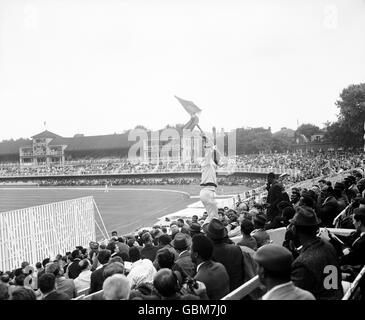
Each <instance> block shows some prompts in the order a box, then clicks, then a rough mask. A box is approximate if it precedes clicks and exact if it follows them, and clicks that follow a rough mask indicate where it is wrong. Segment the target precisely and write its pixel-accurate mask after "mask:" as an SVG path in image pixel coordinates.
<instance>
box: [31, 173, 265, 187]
mask: <svg viewBox="0 0 365 320" xmlns="http://www.w3.org/2000/svg"><path fill="white" fill-rule="evenodd" d="M264 182H265V180H264V179H263V178H250V177H242V176H229V177H224V178H223V177H220V178H218V184H219V185H225V186H237V185H244V186H247V187H249V188H257V187H259V186H261V185H262V184H263V183H264ZM37 184H39V185H40V186H105V185H108V186H120V185H199V184H200V178H199V177H173V176H170V177H169V176H164V177H161V178H148V177H144V178H107V179H105V178H94V179H57V178H49V179H42V180H39V181H37Z"/></svg>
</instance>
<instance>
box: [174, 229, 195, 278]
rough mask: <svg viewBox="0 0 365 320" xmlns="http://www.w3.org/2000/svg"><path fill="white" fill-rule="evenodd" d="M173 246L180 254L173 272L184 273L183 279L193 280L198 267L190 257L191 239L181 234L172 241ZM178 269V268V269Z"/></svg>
mask: <svg viewBox="0 0 365 320" xmlns="http://www.w3.org/2000/svg"><path fill="white" fill-rule="evenodd" d="M171 245H172V246H173V247H174V248H175V250H176V252H177V253H178V257H177V259H176V260H175V265H174V266H173V267H172V270H178V271H181V272H182V274H181V275H182V277H183V279H185V278H186V277H190V278H193V277H194V276H195V273H196V270H195V269H196V266H195V264H194V263H193V262H192V261H191V256H190V251H189V248H190V245H191V238H190V236H189V235H187V234H185V233H182V232H179V233H177V234H176V235H175V238H174V239H173V240H172V241H171ZM176 267H178V268H176Z"/></svg>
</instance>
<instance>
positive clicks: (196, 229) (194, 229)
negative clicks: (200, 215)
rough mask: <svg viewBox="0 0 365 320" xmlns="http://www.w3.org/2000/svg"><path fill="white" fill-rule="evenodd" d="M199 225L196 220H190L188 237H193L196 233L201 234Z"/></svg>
mask: <svg viewBox="0 0 365 320" xmlns="http://www.w3.org/2000/svg"><path fill="white" fill-rule="evenodd" d="M201 233H202V232H201V226H200V224H199V223H198V222H192V223H191V224H190V226H189V234H190V237H191V238H192V237H194V236H195V235H197V234H201Z"/></svg>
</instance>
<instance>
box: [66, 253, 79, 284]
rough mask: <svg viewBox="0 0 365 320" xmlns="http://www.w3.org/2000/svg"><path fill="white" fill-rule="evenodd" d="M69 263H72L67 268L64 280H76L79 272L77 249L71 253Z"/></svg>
mask: <svg viewBox="0 0 365 320" xmlns="http://www.w3.org/2000/svg"><path fill="white" fill-rule="evenodd" d="M71 261H72V262H71V263H70V264H69V265H68V267H67V271H66V278H69V279H76V278H77V277H78V276H79V274H80V272H81V269H80V266H79V262H80V261H81V259H80V251H79V250H78V249H76V250H74V251H72V253H71Z"/></svg>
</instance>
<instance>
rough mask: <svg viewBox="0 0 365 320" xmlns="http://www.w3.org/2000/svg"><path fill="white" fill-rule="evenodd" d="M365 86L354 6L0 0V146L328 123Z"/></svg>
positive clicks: (354, 1)
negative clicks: (47, 134) (351, 89)
mask: <svg viewBox="0 0 365 320" xmlns="http://www.w3.org/2000/svg"><path fill="white" fill-rule="evenodd" d="M361 82H365V1H364V0H351V1H347V0H341V1H340V0H334V1H322V0H305V1H304V0H303V1H294V0H287V1H272V0H267V1H261V0H252V1H238V0H236V1H233V0H228V1H227V0H225V1H207V0H205V1H203V0H194V1H193V0H184V1H183V0H179V1H177V0H176V1H175V0H160V1H157V0H145V1H141V0H131V1H124V0H119V1H110V0H109V1H108V0H85V1H75V0H72V1H71V0H63V1H55V0H43V1H20V0H1V1H0V108H1V109H0V110H1V113H0V119H1V120H0V140H2V139H9V138H19V137H25V138H28V137H30V136H32V135H34V134H36V133H39V132H40V131H42V130H43V129H44V126H43V122H44V121H46V122H47V129H48V130H50V131H52V132H54V133H57V134H59V135H62V136H66V137H67V136H73V135H74V134H76V133H83V134H85V135H97V134H110V133H114V132H117V133H121V132H122V131H123V130H125V129H129V128H133V127H134V126H136V125H137V124H142V125H145V126H147V127H148V128H151V129H159V128H162V127H164V126H165V125H167V124H176V123H184V122H187V121H188V120H189V116H188V114H187V113H186V112H185V111H184V110H183V109H182V107H181V106H180V105H179V103H178V101H177V100H176V99H175V98H174V95H177V96H179V97H181V98H184V99H187V100H192V101H193V102H195V104H197V105H198V106H199V107H200V108H201V109H202V110H203V112H202V114H201V116H200V124H201V126H202V128H203V129H206V130H208V129H210V128H211V127H212V126H213V125H214V126H216V127H217V128H221V127H223V128H225V129H226V130H228V129H232V128H236V127H242V126H245V127H255V126H264V127H268V126H271V128H272V130H273V131H277V130H279V129H280V128H281V127H284V126H285V127H289V128H293V129H295V128H296V127H297V121H299V123H307V122H310V123H314V124H317V125H318V126H322V125H323V123H324V122H326V121H327V120H329V121H334V120H336V113H337V112H338V111H337V108H336V106H335V101H336V100H337V99H338V98H339V94H340V92H341V90H342V89H343V88H344V87H347V86H348V85H349V84H353V83H355V84H356V83H361Z"/></svg>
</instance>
